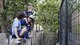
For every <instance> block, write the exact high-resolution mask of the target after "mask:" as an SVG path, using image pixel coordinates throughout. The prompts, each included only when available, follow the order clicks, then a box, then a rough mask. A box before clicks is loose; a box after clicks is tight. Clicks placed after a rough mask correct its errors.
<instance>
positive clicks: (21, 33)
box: [20, 26, 27, 36]
mask: <svg viewBox="0 0 80 45" xmlns="http://www.w3.org/2000/svg"><path fill="white" fill-rule="evenodd" d="M26 31H27V28H26V26H24V27H23V29H22V30H21V32H20V36H23V35H24V33H25V32H26Z"/></svg>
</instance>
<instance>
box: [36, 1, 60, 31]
mask: <svg viewBox="0 0 80 45" xmlns="http://www.w3.org/2000/svg"><path fill="white" fill-rule="evenodd" d="M60 2H61V1H60V0H59V1H56V0H46V1H43V2H42V3H40V4H38V6H36V7H35V8H36V10H37V13H38V14H37V17H38V19H37V23H39V24H41V25H42V26H43V27H44V29H45V31H57V30H58V29H59V24H58V12H59V7H60Z"/></svg>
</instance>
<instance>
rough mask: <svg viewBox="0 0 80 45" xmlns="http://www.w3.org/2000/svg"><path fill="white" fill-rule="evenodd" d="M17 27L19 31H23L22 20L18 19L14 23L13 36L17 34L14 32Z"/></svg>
mask: <svg viewBox="0 0 80 45" xmlns="http://www.w3.org/2000/svg"><path fill="white" fill-rule="evenodd" d="M15 27H17V31H19V30H21V23H20V20H19V19H18V18H15V19H14V22H13V24H12V34H15V32H14V30H15Z"/></svg>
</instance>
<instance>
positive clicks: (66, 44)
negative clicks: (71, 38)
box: [65, 0, 68, 45]
mask: <svg viewBox="0 0 80 45" xmlns="http://www.w3.org/2000/svg"><path fill="white" fill-rule="evenodd" d="M67 4H68V3H67V0H65V9H66V10H65V15H66V29H65V45H68V5H67Z"/></svg>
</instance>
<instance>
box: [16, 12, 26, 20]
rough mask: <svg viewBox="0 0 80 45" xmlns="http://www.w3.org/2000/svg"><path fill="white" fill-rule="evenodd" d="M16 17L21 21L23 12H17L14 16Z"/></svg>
mask: <svg viewBox="0 0 80 45" xmlns="http://www.w3.org/2000/svg"><path fill="white" fill-rule="evenodd" d="M16 17H17V18H18V19H22V18H23V17H25V14H24V13H23V12H18V13H17V14H16Z"/></svg>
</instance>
